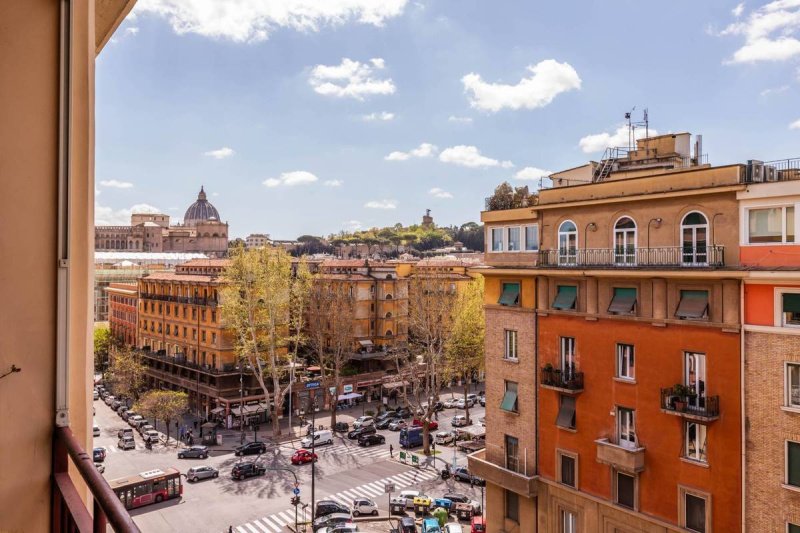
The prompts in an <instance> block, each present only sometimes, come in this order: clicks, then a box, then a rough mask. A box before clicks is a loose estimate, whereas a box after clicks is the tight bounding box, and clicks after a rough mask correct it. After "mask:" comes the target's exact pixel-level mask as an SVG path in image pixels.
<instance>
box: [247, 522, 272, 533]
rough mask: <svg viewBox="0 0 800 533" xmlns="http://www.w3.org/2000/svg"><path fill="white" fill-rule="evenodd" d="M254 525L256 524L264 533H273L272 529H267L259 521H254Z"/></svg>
mask: <svg viewBox="0 0 800 533" xmlns="http://www.w3.org/2000/svg"><path fill="white" fill-rule="evenodd" d="M252 523H253V524H255V525H256V526H257V527H258V529H260V530H261V531H262V533H272V530H271V529H267V527H266V526H265V525H263V524H262V523H261V522H259V521H258V520H253V522H252Z"/></svg>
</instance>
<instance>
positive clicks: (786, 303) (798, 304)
mask: <svg viewBox="0 0 800 533" xmlns="http://www.w3.org/2000/svg"><path fill="white" fill-rule="evenodd" d="M783 312H784V313H800V294H792V293H784V294H783Z"/></svg>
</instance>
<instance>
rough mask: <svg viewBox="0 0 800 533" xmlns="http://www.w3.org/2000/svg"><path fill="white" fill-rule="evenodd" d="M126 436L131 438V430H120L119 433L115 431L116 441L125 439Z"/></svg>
mask: <svg viewBox="0 0 800 533" xmlns="http://www.w3.org/2000/svg"><path fill="white" fill-rule="evenodd" d="M126 435H127V436H129V437H131V438H133V429H132V428H122V429H120V430H119V431H117V438H118V439H121V438H123V437H125V436H126Z"/></svg>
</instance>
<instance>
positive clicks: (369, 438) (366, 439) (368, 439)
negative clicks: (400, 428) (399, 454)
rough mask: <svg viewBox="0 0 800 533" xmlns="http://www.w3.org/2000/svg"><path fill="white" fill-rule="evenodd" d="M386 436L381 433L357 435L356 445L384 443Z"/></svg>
mask: <svg viewBox="0 0 800 533" xmlns="http://www.w3.org/2000/svg"><path fill="white" fill-rule="evenodd" d="M385 443H386V437H384V436H383V435H378V434H377V433H371V434H369V435H361V436H360V437H358V445H359V446H364V447H367V446H372V445H373V444H385Z"/></svg>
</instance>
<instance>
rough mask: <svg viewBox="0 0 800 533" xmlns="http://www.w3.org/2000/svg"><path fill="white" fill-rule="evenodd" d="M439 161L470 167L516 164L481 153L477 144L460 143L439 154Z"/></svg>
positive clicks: (504, 166)
mask: <svg viewBox="0 0 800 533" xmlns="http://www.w3.org/2000/svg"><path fill="white" fill-rule="evenodd" d="M439 161H441V162H443V163H452V164H454V165H459V166H462V167H469V168H485V167H502V168H511V167H513V166H514V164H513V163H512V162H511V161H502V162H501V161H498V160H497V159H492V158H491V157H486V156H484V155H481V153H480V150H478V148H477V147H475V146H464V145H458V146H453V147H451V148H446V149H445V150H443V151H442V153H441V154H439Z"/></svg>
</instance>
